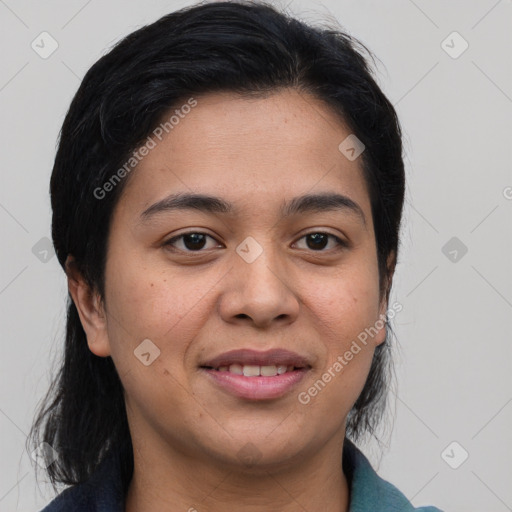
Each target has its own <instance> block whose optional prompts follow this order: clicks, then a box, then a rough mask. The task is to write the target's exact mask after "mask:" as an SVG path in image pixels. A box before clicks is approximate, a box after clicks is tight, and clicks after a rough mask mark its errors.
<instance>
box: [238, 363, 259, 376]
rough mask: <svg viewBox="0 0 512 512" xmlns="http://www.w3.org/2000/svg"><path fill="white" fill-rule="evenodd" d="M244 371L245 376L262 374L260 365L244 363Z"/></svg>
mask: <svg viewBox="0 0 512 512" xmlns="http://www.w3.org/2000/svg"><path fill="white" fill-rule="evenodd" d="M242 371H243V374H244V376H245V377H257V376H258V375H259V374H260V367H259V366H252V365H250V364H244V367H243V370H242Z"/></svg>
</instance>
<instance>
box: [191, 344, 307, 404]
mask: <svg viewBox="0 0 512 512" xmlns="http://www.w3.org/2000/svg"><path fill="white" fill-rule="evenodd" d="M199 368H200V370H201V371H203V372H204V373H205V375H207V376H208V378H209V379H210V381H211V382H212V383H213V384H214V385H215V387H216V388H219V389H220V390H222V391H223V392H227V393H228V394H230V395H234V396H236V397H238V398H243V399H246V400H271V399H276V398H280V397H283V396H284V395H286V394H288V393H290V392H291V390H292V389H293V388H294V387H295V386H296V385H297V384H298V383H299V382H300V381H301V380H302V379H303V378H304V376H305V374H306V373H307V372H308V371H309V370H310V369H311V365H310V364H309V361H308V360H307V358H305V357H302V356H300V355H299V354H296V353H294V352H290V351H288V350H284V349H274V350H269V351H266V352H258V351H254V350H249V349H241V350H234V351H231V352H226V353H224V354H221V355H219V356H217V357H215V358H213V359H211V360H209V361H206V362H205V363H204V364H201V365H200V367H199Z"/></svg>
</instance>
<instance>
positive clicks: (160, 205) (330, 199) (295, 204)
mask: <svg viewBox="0 0 512 512" xmlns="http://www.w3.org/2000/svg"><path fill="white" fill-rule="evenodd" d="M174 210H199V211H201V212H205V213H214V214H224V215H229V214H231V215H234V214H236V213H237V212H238V209H237V208H236V207H235V206H234V205H233V204H232V203H230V202H228V201H226V200H224V199H222V198H220V197H215V196H210V195H207V194H192V193H178V194H171V195H169V196H167V197H165V198H164V199H162V200H160V201H158V202H156V203H154V204H152V205H151V206H149V207H148V208H146V209H145V210H144V211H143V212H142V213H141V220H142V221H143V222H146V221H148V220H149V219H150V218H151V217H153V216H154V215H156V214H158V213H163V212H168V211H174ZM330 211H344V212H347V213H349V214H352V215H355V216H356V217H358V218H359V220H360V221H361V222H362V223H363V224H364V226H365V227H366V217H365V215H364V212H363V210H362V208H361V207H360V206H359V205H358V204H357V203H356V202H355V201H353V200H352V199H350V197H347V196H345V195H342V194H336V193H320V194H306V195H302V196H298V197H294V198H293V199H291V200H290V201H284V202H283V203H282V205H281V208H280V214H281V216H282V217H290V216H292V215H297V214H307V213H313V212H330Z"/></svg>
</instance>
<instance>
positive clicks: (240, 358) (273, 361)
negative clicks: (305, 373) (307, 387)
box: [200, 349, 311, 368]
mask: <svg viewBox="0 0 512 512" xmlns="http://www.w3.org/2000/svg"><path fill="white" fill-rule="evenodd" d="M231 364H241V365H257V366H272V365H275V366H280V365H284V366H295V368H307V367H310V366H311V365H310V364H309V361H308V359H307V358H305V357H303V356H301V355H299V354H297V353H295V352H291V351H290V350H285V349H271V350H265V351H258V350H251V349H237V350H230V351H229V352H224V353H223V354H219V355H218V356H216V357H214V358H213V359H210V360H208V361H206V362H204V363H202V364H201V365H200V366H201V367H209V368H219V367H220V366H229V365H231Z"/></svg>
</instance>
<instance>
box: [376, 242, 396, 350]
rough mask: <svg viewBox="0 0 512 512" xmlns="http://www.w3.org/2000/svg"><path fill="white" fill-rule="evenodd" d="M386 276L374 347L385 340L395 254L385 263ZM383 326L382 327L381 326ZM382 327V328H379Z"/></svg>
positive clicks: (391, 254) (393, 252) (392, 253)
mask: <svg viewBox="0 0 512 512" xmlns="http://www.w3.org/2000/svg"><path fill="white" fill-rule="evenodd" d="M386 267H387V275H386V276H385V278H384V279H385V284H384V287H385V288H384V293H383V296H382V298H381V301H380V307H379V317H378V319H377V320H376V322H375V323H376V325H375V328H376V329H378V333H377V334H376V335H375V336H374V341H375V346H378V345H380V344H381V343H384V341H385V340H386V311H387V309H388V302H389V292H390V290H391V284H392V281H393V275H394V273H395V267H396V252H395V251H392V252H391V253H390V254H389V256H388V258H387V261H386ZM382 324H384V325H382ZM380 327H382V328H380Z"/></svg>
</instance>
